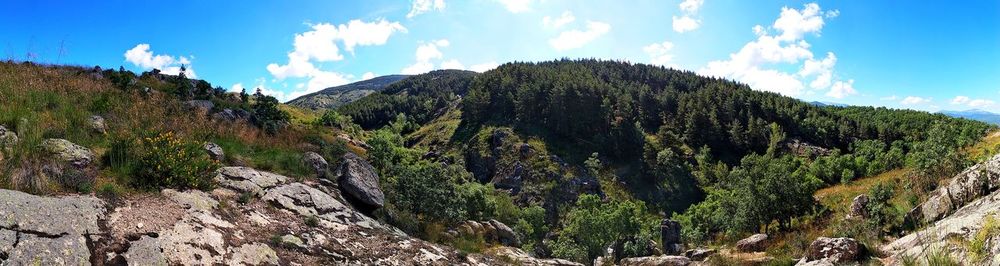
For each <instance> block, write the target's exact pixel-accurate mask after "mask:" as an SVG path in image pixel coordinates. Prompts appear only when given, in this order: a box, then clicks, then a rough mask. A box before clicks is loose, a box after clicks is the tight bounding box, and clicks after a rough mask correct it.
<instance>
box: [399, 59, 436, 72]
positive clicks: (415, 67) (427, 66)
mask: <svg viewBox="0 0 1000 266" xmlns="http://www.w3.org/2000/svg"><path fill="white" fill-rule="evenodd" d="M431 70H434V64H433V63H431V62H416V63H413V64H412V65H409V66H407V67H404V68H403V70H400V73H403V74H404V75H417V74H423V73H427V72H430V71H431Z"/></svg>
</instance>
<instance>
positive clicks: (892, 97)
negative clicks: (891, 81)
mask: <svg viewBox="0 0 1000 266" xmlns="http://www.w3.org/2000/svg"><path fill="white" fill-rule="evenodd" d="M878 99H879V100H883V101H895V100H896V99H899V96H896V95H892V96H886V97H882V98H878Z"/></svg>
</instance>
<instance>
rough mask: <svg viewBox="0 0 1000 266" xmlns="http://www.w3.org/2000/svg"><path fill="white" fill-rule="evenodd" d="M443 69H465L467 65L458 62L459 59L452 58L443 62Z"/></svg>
mask: <svg viewBox="0 0 1000 266" xmlns="http://www.w3.org/2000/svg"><path fill="white" fill-rule="evenodd" d="M441 69H465V65H463V64H462V63H461V62H458V60H455V59H452V60H448V61H444V62H441Z"/></svg>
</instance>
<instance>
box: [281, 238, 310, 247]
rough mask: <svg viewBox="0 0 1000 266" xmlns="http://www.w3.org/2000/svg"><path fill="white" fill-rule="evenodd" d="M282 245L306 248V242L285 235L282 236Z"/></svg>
mask: <svg viewBox="0 0 1000 266" xmlns="http://www.w3.org/2000/svg"><path fill="white" fill-rule="evenodd" d="M281 243H282V244H285V245H290V246H293V247H300V248H305V247H306V242H304V241H302V239H301V238H299V237H297V236H295V235H284V236H281Z"/></svg>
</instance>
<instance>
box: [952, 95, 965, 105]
mask: <svg viewBox="0 0 1000 266" xmlns="http://www.w3.org/2000/svg"><path fill="white" fill-rule="evenodd" d="M967 102H969V97H965V96H956V97H955V99H951V104H964V103H967Z"/></svg>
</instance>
